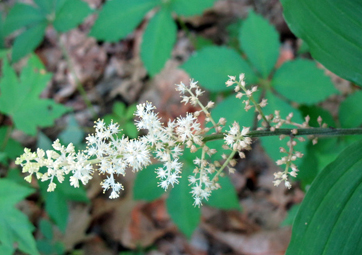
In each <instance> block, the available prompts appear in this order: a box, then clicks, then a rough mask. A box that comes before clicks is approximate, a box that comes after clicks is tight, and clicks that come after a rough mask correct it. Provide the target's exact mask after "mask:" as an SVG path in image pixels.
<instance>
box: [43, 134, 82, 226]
mask: <svg viewBox="0 0 362 255" xmlns="http://www.w3.org/2000/svg"><path fill="white" fill-rule="evenodd" d="M51 144H52V142H51V141H50V139H49V138H48V137H46V136H45V135H44V134H42V133H39V135H38V148H41V149H43V150H49V149H51ZM54 182H55V183H56V185H57V188H56V191H54V192H47V189H48V183H45V182H41V181H39V182H38V184H39V187H40V191H41V194H42V197H43V198H44V200H45V210H46V211H47V212H48V214H49V216H50V218H51V219H52V220H53V221H54V223H55V224H56V225H57V226H58V227H59V229H60V230H61V231H63V232H65V229H66V227H67V222H68V215H69V211H68V203H67V202H68V201H78V202H84V203H88V202H89V199H88V197H87V194H86V192H85V190H84V187H83V186H81V187H79V188H74V187H73V186H71V185H70V182H69V178H67V177H66V178H65V180H64V181H63V182H62V183H59V182H57V181H56V180H54Z"/></svg>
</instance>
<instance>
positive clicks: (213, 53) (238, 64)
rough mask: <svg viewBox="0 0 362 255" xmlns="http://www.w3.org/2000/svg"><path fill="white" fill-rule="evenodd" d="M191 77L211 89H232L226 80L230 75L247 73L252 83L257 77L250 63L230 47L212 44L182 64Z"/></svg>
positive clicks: (246, 77) (247, 77)
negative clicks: (226, 83)
mask: <svg viewBox="0 0 362 255" xmlns="http://www.w3.org/2000/svg"><path fill="white" fill-rule="evenodd" d="M181 68H182V69H184V70H185V71H186V72H187V73H188V74H189V75H190V77H192V78H194V79H195V81H199V83H200V84H201V85H202V86H203V87H204V88H206V89H208V90H210V91H215V92H217V91H224V90H230V89H231V88H227V87H226V85H225V82H226V81H227V80H228V79H229V78H228V75H233V76H237V77H238V76H239V74H241V73H245V81H246V83H247V84H252V83H255V82H256V81H257V78H256V76H255V74H254V72H253V70H252V69H251V68H250V66H249V65H248V63H247V62H246V61H245V60H244V59H242V58H241V57H240V55H239V54H238V53H237V52H236V51H234V50H232V49H229V48H226V47H219V46H212V47H206V48H203V49H202V50H200V51H197V52H195V53H194V54H193V55H192V56H191V57H190V58H189V59H188V60H187V61H186V62H185V63H184V64H183V65H182V66H181Z"/></svg>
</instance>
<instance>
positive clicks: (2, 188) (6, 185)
mask: <svg viewBox="0 0 362 255" xmlns="http://www.w3.org/2000/svg"><path fill="white" fill-rule="evenodd" d="M33 192H34V189H31V188H28V187H25V186H22V185H19V184H17V183H15V182H12V181H10V180H7V179H0V226H1V228H0V243H1V244H2V246H3V247H2V248H0V250H1V249H2V250H5V251H9V250H10V251H11V248H12V247H13V245H14V244H15V243H16V244H17V245H18V247H19V249H20V250H21V251H23V252H25V253H27V254H39V253H38V251H37V250H36V244H35V240H34V237H33V235H32V232H33V230H34V227H33V225H32V224H31V223H30V221H29V220H28V218H27V217H26V216H25V215H24V214H23V213H21V212H20V211H18V210H17V209H16V208H15V207H14V206H15V204H17V203H18V202H20V201H21V200H23V199H24V198H25V197H27V196H28V195H30V194H31V193H33ZM4 246H5V247H4Z"/></svg>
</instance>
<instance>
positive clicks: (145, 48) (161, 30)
mask: <svg viewBox="0 0 362 255" xmlns="http://www.w3.org/2000/svg"><path fill="white" fill-rule="evenodd" d="M176 33H177V27H176V24H175V23H174V22H173V19H172V16H171V12H170V11H169V10H168V9H165V8H163V9H161V10H160V11H159V12H158V13H156V15H155V16H154V17H152V19H151V20H150V22H149V23H148V25H147V28H146V31H145V33H144V35H143V38H142V44H141V58H142V61H143V63H144V65H145V67H146V69H147V71H148V72H149V73H150V74H151V75H155V74H157V73H158V72H159V71H161V69H162V68H163V66H164V65H165V63H166V61H167V60H168V59H169V58H170V56H171V51H172V48H173V45H174V44H175V41H176V35H177V34H176Z"/></svg>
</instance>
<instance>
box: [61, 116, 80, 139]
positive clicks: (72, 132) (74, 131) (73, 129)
mask: <svg viewBox="0 0 362 255" xmlns="http://www.w3.org/2000/svg"><path fill="white" fill-rule="evenodd" d="M59 139H60V140H61V141H62V142H63V143H64V144H69V143H73V144H75V145H80V144H81V143H82V141H83V139H84V131H83V130H82V129H81V128H80V127H79V124H78V122H77V120H76V119H75V117H74V115H73V114H72V115H70V116H69V120H68V125H67V128H66V129H64V130H63V131H62V132H61V133H60V134H59Z"/></svg>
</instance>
